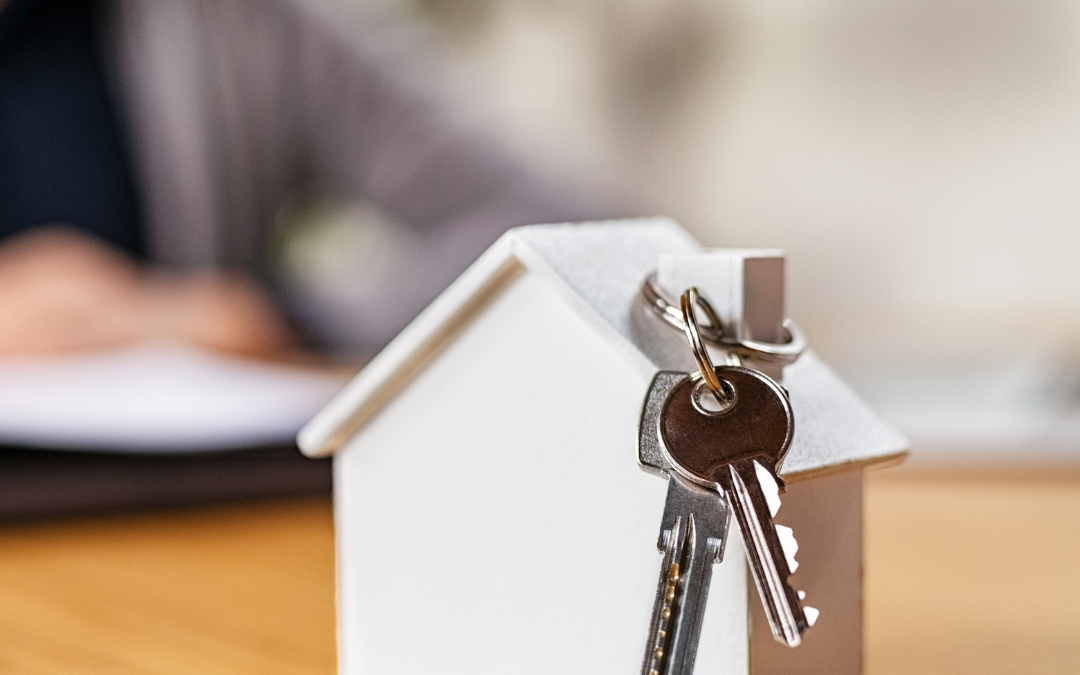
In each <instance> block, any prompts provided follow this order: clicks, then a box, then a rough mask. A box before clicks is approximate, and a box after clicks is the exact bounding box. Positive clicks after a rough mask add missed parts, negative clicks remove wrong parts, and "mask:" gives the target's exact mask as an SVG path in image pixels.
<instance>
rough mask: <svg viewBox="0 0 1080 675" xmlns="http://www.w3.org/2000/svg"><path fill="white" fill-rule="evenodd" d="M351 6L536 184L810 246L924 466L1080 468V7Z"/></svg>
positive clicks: (516, 0) (800, 255) (909, 1)
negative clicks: (421, 41)
mask: <svg viewBox="0 0 1080 675" xmlns="http://www.w3.org/2000/svg"><path fill="white" fill-rule="evenodd" d="M312 1H321V2H328V1H333V0H312ZM336 1H337V2H338V3H344V4H346V5H350V4H351V5H357V6H360V5H362V6H364V8H365V9H366V10H368V11H373V12H376V13H380V14H382V15H384V16H386V17H390V18H391V19H392V20H396V21H399V22H402V23H404V24H406V25H410V26H412V27H413V28H414V29H415V30H419V31H420V32H422V33H424V34H426V37H427V38H428V39H429V44H431V45H434V49H435V50H436V54H437V56H438V58H439V59H440V60H441V61H442V62H443V64H444V65H445V66H446V69H447V71H448V72H449V73H450V74H451V77H452V78H455V79H453V80H452V81H453V82H454V85H453V87H452V90H453V92H454V93H455V94H456V95H457V96H458V98H459V99H461V100H462V101H463V102H464V104H465V105H468V103H469V99H472V100H473V101H474V102H477V103H478V104H477V105H475V106H474V108H475V109H476V111H483V112H482V114H484V115H487V116H488V119H489V125H490V127H491V128H493V129H499V130H500V132H501V133H502V134H503V136H504V137H505V138H506V139H508V140H509V142H510V143H512V145H513V146H514V147H515V148H516V149H517V151H518V152H519V153H521V154H522V155H523V156H525V157H527V158H528V159H529V161H530V163H531V165H532V166H535V167H540V168H541V169H542V170H543V171H545V172H547V173H548V174H549V175H553V176H558V177H561V178H566V177H568V176H570V177H577V178H579V179H580V180H581V181H582V182H585V183H589V184H595V183H599V184H602V185H603V186H605V187H606V188H607V189H609V190H611V191H612V192H613V193H614V194H617V195H621V196H622V200H623V201H622V203H625V204H631V205H632V208H634V209H637V210H638V212H641V213H657V214H666V215H670V216H673V217H674V218H676V219H677V220H678V221H679V222H681V223H682V224H683V225H685V226H686V227H688V228H689V229H690V230H691V231H693V232H694V233H695V234H696V235H697V236H698V237H699V238H700V239H701V240H702V241H703V242H705V243H706V244H708V245H712V246H751V247H778V248H783V249H785V250H786V251H787V253H788V256H789V259H788V293H789V313H790V315H791V316H792V317H794V318H796V319H797V320H798V321H799V322H800V324H801V325H802V327H803V328H804V330H805V331H806V332H807V333H808V334H809V336H810V338H811V341H812V344H813V345H814V347H815V348H816V349H817V350H818V351H820V352H821V353H822V354H823V355H824V356H825V357H826V358H827V359H828V360H829V361H830V363H832V364H833V365H834V366H835V367H836V368H837V369H838V370H840V371H841V372H842V373H843V374H844V375H845V376H847V377H848V379H849V380H851V381H852V382H854V383H855V385H856V387H857V388H858V389H859V390H860V392H861V393H862V394H863V395H864V396H866V397H867V398H868V399H869V400H870V401H871V402H872V403H873V404H874V405H875V406H876V407H877V408H878V409H879V410H881V411H882V412H883V413H884V414H885V415H886V416H887V417H888V418H890V419H891V420H893V421H894V422H895V423H897V424H899V425H900V426H901V428H903V429H904V431H905V432H907V433H908V434H909V435H910V437H911V438H912V439H913V440H914V441H915V443H916V446H917V447H918V448H919V452H918V453H916V454H915V455H914V456H913V458H912V461H913V462H915V463H921V462H924V461H942V462H949V463H951V462H957V461H958V462H965V461H969V460H983V459H993V460H997V461H1013V460H1015V461H1018V462H1019V461H1023V462H1028V461H1032V460H1033V459H1038V460H1040V461H1046V462H1052V463H1060V462H1063V461H1064V462H1067V461H1071V460H1072V459H1074V458H1076V457H1080V455H1078V454H1077V450H1078V448H1080V312H1078V311H1077V310H1078V309H1080V273H1077V264H1076V262H1075V251H1076V250H1077V249H1078V246H1080V226H1078V225H1080V190H1078V189H1077V187H1076V183H1077V180H1078V178H1080V123H1078V121H1077V120H1078V119H1080V49H1078V48H1077V41H1076V35H1077V34H1078V31H1080V6H1077V5H1076V4H1075V3H1069V2H1061V1H1059V0H1034V1H1031V2H1020V1H1018V0H988V1H979V2H974V1H969V0H948V1H947V2H940V1H937V2H930V1H923V0H873V1H872V2H852V1H850V0H790V1H787V2H774V1H771V0H765V1H760V0H663V1H661V0H573V1H570V0H336ZM353 212H354V213H355V215H356V222H360V223H365V222H367V223H369V229H371V230H378V229H379V227H380V225H379V220H378V218H377V217H374V218H372V217H371V216H370V214H367V215H366V217H365V213H364V212H363V209H362V208H357V209H355V210H354V211H353ZM346 220H347V219H346ZM339 224H340V223H339ZM362 230H364V228H363V227H362V226H357V227H356V229H354V230H350V231H354V232H355V231H362ZM339 236H340V235H339ZM354 236H355V235H354ZM309 253H310V251H309ZM331 267H332V266H329V265H322V266H321V267H320V269H322V270H323V272H320V274H323V275H324V276H325V274H326V272H325V270H326V269H329V268H331ZM344 267H345V268H346V269H347V268H348V265H347V264H346V265H344ZM301 273H302V272H301ZM322 281H323V283H328V284H331V285H332V284H333V283H334V282H333V280H326V279H323V280H322Z"/></svg>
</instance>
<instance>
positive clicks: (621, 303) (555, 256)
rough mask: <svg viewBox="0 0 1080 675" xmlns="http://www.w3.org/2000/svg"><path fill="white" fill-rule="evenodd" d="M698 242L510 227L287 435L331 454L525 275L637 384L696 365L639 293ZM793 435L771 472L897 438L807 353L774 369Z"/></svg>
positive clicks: (882, 446)
mask: <svg viewBox="0 0 1080 675" xmlns="http://www.w3.org/2000/svg"><path fill="white" fill-rule="evenodd" d="M700 249H701V245H700V244H699V243H698V242H697V241H696V240H695V239H694V238H693V237H692V236H691V235H690V234H689V233H688V232H687V231H686V230H684V229H682V228H681V227H680V226H679V225H677V224H676V223H675V222H674V221H672V220H670V219H667V218H649V219H638V220H628V221H621V222H604V223H584V224H560V225H532V226H528V227H520V228H515V229H513V230H510V231H509V232H507V233H506V234H504V235H503V236H502V237H501V238H500V239H499V240H498V241H497V242H495V244H493V245H492V246H491V248H489V249H488V250H487V252H485V253H484V254H483V255H482V256H481V257H480V258H479V259H478V260H477V261H476V262H475V263H473V265H472V266H471V267H469V269H468V270H466V271H465V272H464V273H463V274H462V275H461V276H460V277H459V278H458V279H457V280H456V281H455V282H454V283H453V284H451V285H450V286H449V287H448V288H447V289H446V290H445V291H444V292H443V293H442V295H440V296H439V297H438V298H437V299H436V300H435V301H434V302H433V303H432V304H431V305H429V306H428V308H427V309H425V310H424V311H423V312H422V313H421V314H420V315H419V316H418V317H417V318H416V319H415V320H414V321H413V322H412V323H411V324H409V326H408V327H407V328H406V329H405V330H404V331H402V332H401V333H400V334H399V335H398V336H397V337H396V338H395V339H394V340H393V341H392V342H391V343H390V344H389V345H387V347H386V348H385V349H384V350H383V351H382V352H380V353H379V354H378V356H376V357H375V358H374V359H373V360H372V361H371V363H369V364H368V365H367V367H365V368H364V369H363V370H362V371H361V372H360V373H359V374H358V375H357V376H356V378H354V379H353V380H352V382H350V383H349V384H348V386H346V387H345V389H343V390H342V391H341V393H339V394H338V395H337V396H336V397H335V398H334V399H333V400H332V401H331V402H330V403H329V404H327V406H326V407H325V408H323V410H322V411H320V412H319V413H318V415H316V416H315V418H314V419H312V420H311V422H309V423H308V424H307V425H306V426H305V427H304V428H303V429H302V430H301V431H300V434H299V436H298V437H297V443H298V444H299V445H300V449H301V450H302V451H303V452H304V453H305V454H307V455H309V456H313V457H319V456H325V455H329V454H332V453H333V452H335V451H336V450H337V449H339V448H340V447H341V446H342V445H343V444H344V443H345V442H346V441H347V440H348V439H349V437H351V436H352V435H353V434H354V433H355V432H356V431H357V430H358V429H359V428H360V427H361V426H362V425H363V424H364V422H365V421H366V420H367V419H368V418H369V417H370V416H371V415H372V414H373V413H374V412H375V411H377V410H378V409H379V408H380V407H381V406H382V405H384V404H385V403H386V402H387V401H388V400H390V398H391V397H392V396H393V395H394V393H395V392H396V391H397V390H398V389H399V388H400V387H401V386H402V385H404V384H405V383H406V382H408V381H409V379H411V377H412V376H413V375H415V374H416V373H417V372H419V371H420V370H421V369H422V368H423V367H424V365H425V364H426V363H427V362H428V361H430V359H431V358H432V357H434V356H435V355H436V354H438V353H439V351H441V349H442V348H443V347H444V346H445V345H446V344H448V343H449V342H450V341H451V340H453V339H454V337H455V336H456V335H457V333H458V331H459V330H460V329H461V328H462V327H463V326H464V325H466V324H467V323H468V322H469V321H470V320H471V318H472V317H474V316H475V315H476V314H477V313H479V312H480V311H482V310H483V308H484V307H485V306H486V304H487V302H488V301H489V300H490V299H492V298H493V297H495V296H496V295H497V294H498V293H499V292H500V291H501V289H502V288H504V287H505V286H506V284H507V283H508V282H509V281H510V280H511V279H513V278H514V277H515V276H517V275H518V274H520V273H522V272H524V271H528V272H529V273H532V274H536V275H539V276H540V277H542V278H544V279H545V280H547V281H548V282H549V283H551V284H552V285H553V286H554V287H555V288H557V289H558V290H560V291H561V292H562V294H563V297H565V299H566V302H567V303H568V305H570V306H571V307H572V308H573V309H574V310H576V311H577V312H578V314H579V315H580V316H581V317H582V318H583V319H585V321H586V322H588V323H589V324H590V325H591V326H592V327H593V328H594V329H595V330H597V332H598V333H599V334H600V335H601V336H603V338H604V339H605V340H606V341H607V342H608V344H609V345H610V346H611V348H612V350H614V351H615V352H616V353H617V354H618V355H619V356H621V357H622V358H623V360H624V361H625V362H626V363H627V364H628V365H629V366H630V367H631V368H632V369H633V370H635V371H636V372H637V373H638V374H639V375H640V376H641V378H642V380H643V381H644V382H645V383H648V382H649V381H650V380H651V379H652V377H653V376H654V375H655V374H656V372H657V371H660V370H683V371H688V372H689V371H692V370H694V369H696V366H695V365H694V361H693V357H692V356H691V353H690V350H689V349H688V348H687V345H686V342H685V338H684V337H682V336H681V335H680V334H679V333H678V332H677V331H674V330H672V329H671V327H670V326H668V325H666V324H664V323H663V322H661V321H659V320H658V319H656V317H655V316H653V315H651V314H650V313H649V311H648V309H647V308H646V307H645V306H644V304H643V303H642V302H641V300H640V289H641V283H642V281H643V280H644V278H645V277H646V275H648V274H649V273H650V272H652V271H653V270H654V269H655V268H656V265H657V259H658V257H659V256H660V254H661V253H679V252H693V251H697V250H700ZM783 383H784V386H785V387H786V388H787V389H788V391H789V392H790V394H791V403H792V408H793V409H794V411H795V429H796V431H795V436H794V439H793V441H792V446H791V449H790V450H789V452H788V455H787V459H786V460H785V462H784V466H783V469H782V474H783V475H784V476H785V477H787V478H789V479H790V478H798V477H804V476H808V475H812V474H815V473H818V472H821V471H830V470H834V469H836V468H840V467H845V466H848V465H853V464H866V463H872V462H877V461H882V460H885V459H889V458H893V457H897V456H900V455H902V454H903V453H904V452H905V450H906V447H907V441H906V439H904V437H903V436H902V435H900V433H899V432H897V431H896V430H895V429H893V428H892V427H891V426H890V425H888V424H886V423H885V422H884V421H882V420H881V419H880V418H878V417H877V415H875V414H874V413H873V412H872V411H871V410H870V409H869V408H868V407H867V406H866V405H865V404H864V403H863V402H862V401H861V400H859V398H858V397H857V396H856V395H855V394H854V392H852V391H851V389H850V388H849V387H848V386H847V385H846V384H844V383H843V382H842V381H841V380H840V379H839V378H838V377H837V376H836V374H835V373H833V371H832V370H831V369H830V368H829V367H828V366H827V365H826V364H825V363H824V362H823V361H822V360H821V359H820V358H819V357H818V356H817V355H816V354H815V353H813V351H807V352H806V353H805V354H803V356H802V357H800V358H799V360H798V361H796V362H795V363H794V364H792V365H790V366H787V367H786V368H785V369H784V380H783Z"/></svg>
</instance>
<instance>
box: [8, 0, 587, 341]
mask: <svg viewBox="0 0 1080 675" xmlns="http://www.w3.org/2000/svg"><path fill="white" fill-rule="evenodd" d="M392 37H393V35H391V34H389V33H388V32H386V31H385V30H383V29H382V28H380V27H379V26H377V25H375V24H374V23H371V22H369V23H368V24H366V25H362V26H358V25H356V24H355V23H354V22H352V21H346V20H343V19H342V18H341V15H339V14H337V13H336V12H335V10H334V9H333V8H332V7H331V6H330V5H329V4H326V3H317V2H315V0H307V1H303V0H0V354H25V353H50V352H59V351H72V350H87V349H98V348H106V347H113V346H118V345H123V344H128V343H132V342H137V341H143V340H152V339H172V340H180V341H183V342H187V343H190V344H195V345H200V346H203V347H207V348H211V349H217V350H224V351H232V352H238V353H244V354H250V355H257V356H262V357H281V356H287V355H289V354H293V353H295V352H296V351H297V349H298V345H299V344H300V340H299V339H298V338H297V331H295V330H294V328H295V327H296V326H297V323H298V322H299V324H300V332H301V333H304V334H306V335H309V336H315V338H321V339H322V342H323V344H330V345H331V346H334V347H337V348H338V349H345V350H347V351H350V352H363V351H366V352H368V353H370V352H371V351H373V350H374V349H375V348H377V347H378V346H380V345H381V344H382V343H383V342H385V341H386V340H388V339H389V338H390V337H392V336H393V334H395V333H396V332H397V331H398V330H399V329H400V328H401V327H403V325H404V323H406V322H407V321H408V320H409V319H410V318H411V316H412V315H413V314H415V313H416V312H417V311H419V310H420V309H421V308H422V307H423V306H424V305H426V304H427V302H429V301H430V300H431V299H432V298H433V297H434V296H435V295H436V294H437V293H438V291H439V290H441V288H442V287H443V286H445V284H447V283H448V282H449V281H451V280H452V279H453V278H454V277H455V276H456V275H457V274H458V273H460V272H461V271H462V270H463V269H464V268H465V267H466V266H467V265H468V264H469V263H470V262H471V261H472V260H473V259H474V258H475V257H476V256H477V255H478V254H479V253H480V252H482V251H483V250H484V249H485V248H486V247H487V246H488V245H489V244H490V243H491V242H492V241H494V239H495V238H497V237H498V235H499V234H501V232H502V231H503V230H505V229H506V228H508V227H510V226H513V225H520V224H525V223H529V222H542V221H557V220H568V219H578V218H581V217H582V216H586V215H589V214H587V213H586V210H585V208H584V207H583V206H582V204H583V203H584V202H583V201H580V200H579V199H578V198H577V197H572V196H571V195H570V193H569V191H568V190H566V189H565V188H561V189H560V188H556V187H554V186H550V185H545V184H543V183H542V182H541V181H538V180H537V179H536V178H535V177H533V176H531V175H530V174H529V173H528V172H527V171H526V170H523V168H522V167H521V166H519V165H518V164H517V163H516V162H515V161H514V160H513V159H512V158H510V156H509V155H508V154H507V153H506V152H505V151H504V150H503V148H502V147H501V146H500V144H499V143H498V142H496V141H495V140H493V138H492V137H491V136H490V135H488V134H486V133H484V132H483V131H478V130H477V129H475V128H470V127H469V126H468V125H465V124H463V123H462V122H461V117H460V115H455V113H454V107H453V106H452V105H451V104H450V103H449V102H448V100H447V98H446V97H444V96H441V95H440V93H439V92H438V90H437V89H438V88H437V86H436V83H435V82H433V81H432V80H431V79H430V76H429V77H427V78H425V77H424V76H423V75H422V72H423V68H422V67H421V68H418V67H417V65H416V63H414V62H413V61H412V60H411V59H409V58H406V55H408V54H409V51H410V50H409V49H408V46H409V45H408V43H395V42H394V41H393V40H392V39H390V38H392ZM421 65H422V64H421ZM312 196H315V197H319V198H325V199H329V200H339V201H365V202H370V203H373V204H375V205H377V207H378V208H379V209H380V210H381V211H382V212H385V213H386V214H389V215H390V217H391V219H392V221H393V223H394V224H395V227H396V228H399V229H401V230H403V231H405V230H407V232H406V233H405V236H404V240H407V241H408V242H409V245H408V246H407V247H406V249H407V255H405V256H404V257H401V256H399V257H398V258H394V264H393V265H386V266H384V267H386V269H382V270H381V271H380V279H379V280H378V283H377V284H376V285H375V287H376V290H378V293H377V294H376V296H377V297H376V298H375V300H374V301H373V302H374V304H372V301H368V300H364V301H361V302H359V303H358V304H359V305H364V303H365V302H366V303H367V304H366V305H365V306H362V307H361V306H358V307H342V306H341V305H340V304H337V305H335V304H333V303H329V304H320V303H319V301H318V298H311V297H308V296H304V295H303V294H300V295H299V296H295V297H294V298H293V300H294V301H293V303H292V307H291V316H290V317H289V319H291V320H288V319H286V318H283V316H282V314H281V312H280V310H279V307H280V306H281V300H282V297H287V296H288V293H287V292H286V291H287V290H288V289H282V288H281V284H280V283H278V282H279V279H278V278H277V276H276V275H275V272H274V270H273V269H272V266H271V263H270V255H269V251H270V250H271V248H272V246H273V243H274V241H273V240H274V237H275V233H274V229H275V221H276V220H277V219H278V218H279V216H280V214H281V213H282V212H283V210H286V209H287V208H288V207H289V205H290V204H291V203H293V202H295V201H296V200H299V199H303V198H308V197H312ZM376 249H377V250H375V251H374V252H373V255H374V259H375V260H377V259H378V258H379V257H380V256H382V257H386V256H388V255H389V253H388V252H387V253H385V254H384V252H383V251H382V250H381V249H378V246H376ZM275 284H276V287H275ZM268 289H269V290H270V291H274V292H276V297H272V296H271V295H270V294H268ZM294 295H295V294H294ZM350 311H352V312H357V313H359V315H361V316H362V317H363V321H360V322H356V321H354V322H351V323H350V322H345V324H344V325H346V326H348V327H349V329H348V331H345V332H346V333H347V334H344V335H343V334H342V333H343V331H342V330H340V328H339V329H338V330H337V331H336V332H335V329H334V326H335V325H336V326H339V327H340V326H341V325H343V324H342V322H341V321H337V320H336V319H337V318H336V317H335V316H334V314H335V313H340V312H350Z"/></svg>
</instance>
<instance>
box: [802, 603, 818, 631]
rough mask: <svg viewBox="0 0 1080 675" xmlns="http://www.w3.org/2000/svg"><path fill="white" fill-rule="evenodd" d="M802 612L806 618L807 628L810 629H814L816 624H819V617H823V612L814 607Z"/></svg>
mask: <svg viewBox="0 0 1080 675" xmlns="http://www.w3.org/2000/svg"><path fill="white" fill-rule="evenodd" d="M802 611H803V616H805V617H806V626H807V627H808V628H813V627H814V624H815V623H817V620H818V616H820V615H821V612H819V611H818V610H816V609H814V608H813V607H803V609H802Z"/></svg>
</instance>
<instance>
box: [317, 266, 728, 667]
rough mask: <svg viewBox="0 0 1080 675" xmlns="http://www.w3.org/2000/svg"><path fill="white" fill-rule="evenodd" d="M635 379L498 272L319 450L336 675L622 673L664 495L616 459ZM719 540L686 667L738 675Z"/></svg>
mask: <svg viewBox="0 0 1080 675" xmlns="http://www.w3.org/2000/svg"><path fill="white" fill-rule="evenodd" d="M646 386H647V383H646V382H644V381H642V379H641V377H640V374H639V373H637V372H635V371H634V369H633V368H632V367H631V366H630V365H628V364H627V363H626V361H625V360H624V359H622V358H620V357H619V355H617V354H615V353H614V352H613V351H612V350H611V349H610V347H609V344H608V342H606V341H605V340H604V339H603V338H602V337H601V336H600V335H598V334H597V332H596V331H595V330H594V329H593V328H592V327H591V326H590V325H589V323H588V322H586V321H585V320H584V319H582V317H581V316H580V314H579V313H578V312H575V311H574V310H573V309H572V308H570V307H568V305H567V303H566V302H565V301H564V298H563V296H562V294H561V293H560V292H558V291H557V290H556V289H554V288H552V286H551V285H550V283H548V282H546V281H545V280H544V279H542V278H540V277H538V276H536V275H534V274H530V273H525V274H522V275H520V276H518V277H516V278H515V279H514V280H512V281H510V282H509V283H508V284H507V286H506V287H505V288H504V290H503V292H502V293H501V294H500V295H499V296H497V297H496V298H494V299H493V300H492V301H491V303H490V305H488V307H487V309H486V310H485V311H484V312H482V313H480V314H479V315H478V316H477V317H476V319H475V320H474V321H473V322H471V323H470V324H469V325H467V326H465V327H464V328H463V329H462V331H461V333H459V334H458V336H457V338H456V339H455V340H453V341H452V342H451V343H450V344H448V345H447V346H446V348H445V349H444V350H443V351H441V352H440V353H439V354H438V355H437V356H435V357H434V358H433V359H432V361H431V362H430V363H429V364H428V365H427V367H426V368H424V369H423V370H422V371H420V372H419V373H417V374H416V376H415V377H414V378H413V379H412V380H411V381H410V382H408V383H407V384H406V385H405V386H404V387H403V388H402V389H401V390H400V391H399V392H398V393H397V394H396V395H395V396H394V397H393V398H392V399H391V400H390V401H389V402H387V403H386V404H385V406H384V407H383V408H382V409H380V410H379V411H378V412H377V413H376V414H375V415H373V416H372V417H371V418H370V419H369V420H368V422H367V423H366V424H365V425H364V426H363V427H362V428H361V429H360V430H359V432H358V433H357V434H356V435H355V436H354V437H353V438H352V439H351V440H350V441H349V442H348V444H347V445H346V446H345V447H344V448H343V449H342V451H341V452H340V453H339V454H338V456H337V457H336V458H335V510H336V519H337V526H338V535H337V536H338V547H339V559H338V569H339V593H340V598H339V608H340V609H339V611H340V622H339V648H340V650H341V661H340V666H341V672H343V673H348V674H350V675H353V674H359V673H379V674H380V675H382V674H392V673H423V672H438V673H469V674H470V675H480V674H483V673H492V674H495V673H498V674H500V675H503V674H505V673H515V674H528V673H545V674H546V673H551V672H576V673H613V674H615V673H627V672H636V671H637V670H638V669H639V668H640V664H641V657H642V650H643V648H644V640H645V633H646V623H647V617H648V616H649V612H650V609H651V607H652V601H653V593H654V591H655V584H656V579H657V575H658V573H659V568H660V554H659V553H658V552H657V550H656V539H657V534H658V527H659V519H660V513H661V511H662V508H663V503H664V494H665V490H666V484H665V481H664V480H662V479H660V478H657V477H656V476H655V475H651V474H648V473H645V472H644V471H641V470H640V469H639V468H638V466H637V464H636V462H635V435H636V432H637V429H636V425H635V422H636V420H637V418H638V414H639V410H640V406H641V401H642V399H643V397H644V394H645V388H646ZM455 438H467V439H468V441H467V442H453V441H452V440H451V441H447V440H446V439H455ZM586 494H589V496H588V498H587V499H586V497H585V495H586ZM579 505H580V506H586V505H587V508H579ZM495 547H498V550H499V556H498V559H497V560H495V559H493V558H492V557H490V556H491V551H492V550H493V548H495ZM727 551H728V554H727V555H728V557H727V559H726V560H725V562H724V563H723V564H721V565H720V566H718V567H717V568H716V571H715V574H714V580H713V587H712V592H711V594H710V601H709V603H708V609H707V615H706V619H705V633H704V637H703V639H702V641H701V653H700V657H699V658H700V662H701V663H702V665H703V667H704V666H706V664H708V666H707V667H708V668H709V670H708V671H706V670H704V669H703V670H702V671H701V672H725V673H745V672H746V671H747V658H748V657H747V653H748V635H747V631H748V626H747V622H746V620H745V616H746V601H747V597H748V590H749V589H748V588H747V577H746V571H745V561H744V558H743V553H742V545H741V543H740V541H739V540H738V538H737V537H733V538H732V540H731V541H730V542H729V544H728V549H727ZM368 608H371V610H370V611H368ZM740 608H741V609H740Z"/></svg>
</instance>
